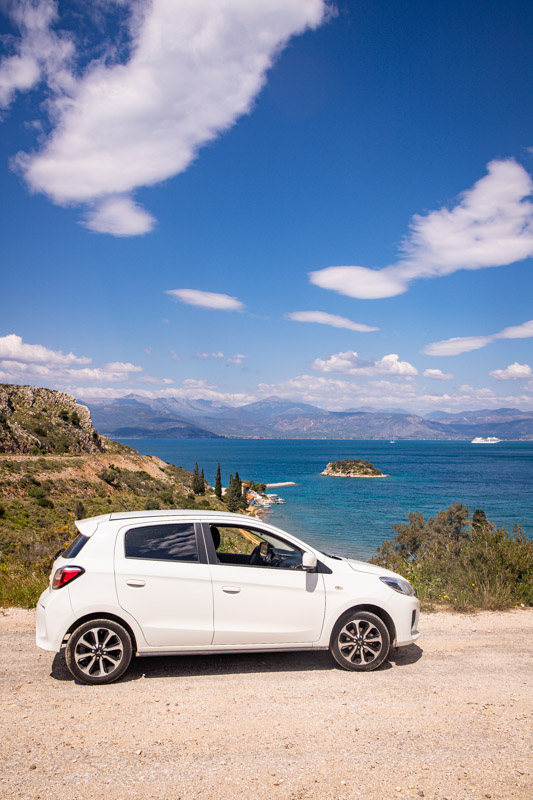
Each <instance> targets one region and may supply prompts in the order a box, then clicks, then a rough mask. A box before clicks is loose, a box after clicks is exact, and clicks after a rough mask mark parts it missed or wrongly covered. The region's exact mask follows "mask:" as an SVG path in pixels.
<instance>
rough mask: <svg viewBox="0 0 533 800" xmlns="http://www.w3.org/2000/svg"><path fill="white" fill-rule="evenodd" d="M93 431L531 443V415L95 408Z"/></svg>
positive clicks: (114, 404) (159, 405) (94, 404)
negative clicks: (482, 439)
mask: <svg viewBox="0 0 533 800" xmlns="http://www.w3.org/2000/svg"><path fill="white" fill-rule="evenodd" d="M88 405H89V409H90V411H91V415H92V419H93V423H94V425H95V427H96V428H97V429H98V430H99V431H100V432H101V433H103V434H105V435H107V436H112V437H116V438H124V439H128V438H158V439H165V438H170V439H195V438H199V439H200V438H210V439H212V438H217V437H220V436H222V437H232V438H269V439H392V438H398V439H472V438H474V437H475V436H483V437H486V436H496V437H498V438H499V439H513V440H516V439H525V440H530V439H533V411H530V412H527V411H519V410H518V409H515V408H499V409H480V410H477V411H461V412H458V413H449V412H445V411H433V412H431V413H430V414H427V415H426V416H419V415H417V414H412V413H410V412H409V411H406V410H405V409H401V408H389V409H385V410H379V409H374V408H371V407H368V406H366V407H362V408H349V409H347V410H346V411H326V410H324V409H322V408H319V407H318V406H313V405H310V404H309V403H298V402H293V401H290V400H284V399H283V398H280V397H276V396H272V397H267V398H265V399H264V400H258V401H256V402H253V403H247V404H246V405H242V406H236V407H234V406H229V405H227V404H225V403H220V402H214V401H211V400H203V399H196V400H186V399H182V398H158V399H155V400H152V399H147V398H145V397H142V396H139V395H128V396H127V397H125V398H122V399H119V400H113V401H109V400H104V399H102V400H100V401H99V400H92V401H91V403H90V404H88Z"/></svg>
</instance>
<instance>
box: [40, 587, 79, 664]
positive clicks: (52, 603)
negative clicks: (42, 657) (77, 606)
mask: <svg viewBox="0 0 533 800" xmlns="http://www.w3.org/2000/svg"><path fill="white" fill-rule="evenodd" d="M72 622H74V613H73V611H72V605H71V602H70V596H69V592H68V589H67V587H64V588H62V589H55V590H53V589H50V588H48V589H45V590H44V592H43V593H42V595H41V596H40V598H39V602H38V603H37V613H36V626H35V643H36V645H37V647H40V648H41V649H42V650H49V651H50V652H53V653H57V652H59V650H61V644H62V642H63V637H64V636H65V632H66V631H67V630H68V628H69V626H70V625H71V624H72Z"/></svg>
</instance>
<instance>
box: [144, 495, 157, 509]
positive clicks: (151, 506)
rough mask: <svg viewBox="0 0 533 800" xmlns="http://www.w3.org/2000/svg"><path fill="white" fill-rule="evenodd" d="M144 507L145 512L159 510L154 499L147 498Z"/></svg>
mask: <svg viewBox="0 0 533 800" xmlns="http://www.w3.org/2000/svg"><path fill="white" fill-rule="evenodd" d="M144 507H145V509H146V511H157V509H158V508H160V505H159V500H156V499H155V497H149V498H148V500H147V501H146V505H145V506H144Z"/></svg>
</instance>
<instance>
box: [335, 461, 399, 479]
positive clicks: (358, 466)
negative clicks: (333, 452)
mask: <svg viewBox="0 0 533 800" xmlns="http://www.w3.org/2000/svg"><path fill="white" fill-rule="evenodd" d="M320 474H321V475H329V476H330V477H332V478H388V477H389V475H384V474H383V472H382V471H381V470H380V469H378V468H377V467H375V466H374V465H373V464H371V463H370V461H362V460H361V459H359V458H345V459H344V460H343V461H330V462H329V464H328V465H327V467H326V469H325V470H324V471H323V472H321V473H320Z"/></svg>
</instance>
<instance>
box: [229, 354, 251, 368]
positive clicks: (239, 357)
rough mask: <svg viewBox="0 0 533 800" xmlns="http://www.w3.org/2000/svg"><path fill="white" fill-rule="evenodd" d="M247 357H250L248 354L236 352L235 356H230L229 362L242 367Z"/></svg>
mask: <svg viewBox="0 0 533 800" xmlns="http://www.w3.org/2000/svg"><path fill="white" fill-rule="evenodd" d="M245 358H248V356H245V355H243V353H235V355H234V356H232V357H231V358H228V360H227V364H233V365H234V366H236V367H240V365H241V364H242V362H243V361H244V359H245Z"/></svg>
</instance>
